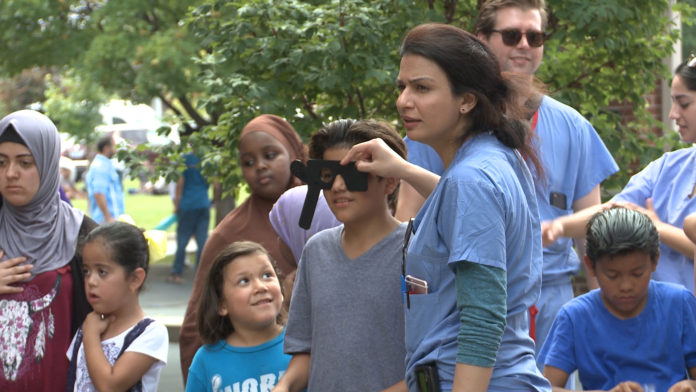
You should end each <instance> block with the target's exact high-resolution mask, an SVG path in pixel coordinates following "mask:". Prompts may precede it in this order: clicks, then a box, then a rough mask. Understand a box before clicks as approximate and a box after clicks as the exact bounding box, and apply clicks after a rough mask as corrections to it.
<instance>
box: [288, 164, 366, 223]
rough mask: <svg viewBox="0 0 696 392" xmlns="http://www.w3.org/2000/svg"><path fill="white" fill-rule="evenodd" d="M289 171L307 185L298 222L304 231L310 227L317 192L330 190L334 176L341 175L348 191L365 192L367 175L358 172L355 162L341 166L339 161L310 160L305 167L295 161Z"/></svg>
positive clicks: (315, 206)
mask: <svg viewBox="0 0 696 392" xmlns="http://www.w3.org/2000/svg"><path fill="white" fill-rule="evenodd" d="M290 171H291V172H292V174H294V175H295V177H297V178H299V179H300V180H302V181H304V182H305V183H306V184H307V196H305V201H304V205H303V206H302V213H301V214H300V222H299V225H300V227H301V228H303V229H305V230H308V229H309V227H310V226H311V225H312V218H313V217H314V210H315V209H316V208H317V200H318V199H319V192H320V191H321V190H322V189H331V186H332V185H333V183H334V180H335V179H336V175H338V174H340V175H341V177H342V178H343V181H344V182H345V184H346V188H347V189H348V190H349V191H352V192H365V191H366V190H367V173H365V172H361V171H358V169H357V168H356V167H355V162H350V163H348V164H346V165H341V163H340V162H339V161H329V160H325V159H310V160H308V161H307V165H306V166H305V164H304V163H302V161H300V160H296V161H293V162H292V163H291V164H290Z"/></svg>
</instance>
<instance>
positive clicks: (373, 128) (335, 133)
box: [309, 119, 406, 211]
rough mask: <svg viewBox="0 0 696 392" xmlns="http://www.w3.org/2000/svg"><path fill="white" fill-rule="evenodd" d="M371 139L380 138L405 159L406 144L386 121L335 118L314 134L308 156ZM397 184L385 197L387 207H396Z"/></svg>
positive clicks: (316, 156)
mask: <svg viewBox="0 0 696 392" xmlns="http://www.w3.org/2000/svg"><path fill="white" fill-rule="evenodd" d="M372 139H382V140H383V141H384V142H385V143H386V144H387V146H389V148H391V149H392V150H394V151H395V152H396V153H397V154H399V156H400V157H402V158H404V159H406V144H405V143H404V140H403V138H402V137H401V136H400V135H399V134H398V133H397V132H396V131H395V130H394V128H392V126H391V125H389V124H388V123H386V122H383V121H376V120H353V119H343V120H336V121H333V122H330V123H328V124H325V125H324V126H323V127H321V128H319V130H318V131H316V132H315V133H314V134H312V138H311V141H310V144H309V157H310V158H312V159H323V156H324V151H326V150H327V149H329V148H341V147H346V148H351V147H353V146H354V145H356V144H359V143H363V142H366V141H369V140H372ZM398 195H399V186H398V185H397V187H396V188H395V189H394V192H392V193H391V194H390V195H389V197H388V198H387V200H388V203H389V208H391V210H392V211H395V209H396V202H397V199H398Z"/></svg>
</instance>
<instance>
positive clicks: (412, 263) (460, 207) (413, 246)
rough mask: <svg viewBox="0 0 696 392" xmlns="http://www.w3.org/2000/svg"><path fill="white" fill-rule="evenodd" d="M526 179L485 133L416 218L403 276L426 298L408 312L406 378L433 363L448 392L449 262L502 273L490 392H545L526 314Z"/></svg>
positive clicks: (537, 280)
mask: <svg viewBox="0 0 696 392" xmlns="http://www.w3.org/2000/svg"><path fill="white" fill-rule="evenodd" d="M533 187H534V185H533V181H532V178H531V174H530V173H529V170H528V168H527V166H526V164H525V163H524V162H523V160H522V158H521V157H520V155H519V154H518V153H517V152H516V151H514V150H512V149H509V148H507V147H505V146H503V145H502V144H501V143H500V142H499V141H498V140H497V139H496V138H495V136H493V135H492V134H490V133H484V134H481V135H477V136H474V137H471V138H470V139H468V140H467V141H466V142H465V143H464V144H463V145H462V146H461V147H460V149H459V151H458V152H457V154H456V156H455V158H454V160H453V162H452V164H451V165H450V166H449V167H448V168H447V170H446V171H445V172H444V173H443V175H442V178H441V179H440V181H439V182H438V184H437V186H436V187H435V189H434V190H433V192H432V194H431V195H430V197H429V198H428V199H427V200H426V202H425V204H424V206H423V208H422V209H421V211H420V212H419V213H418V216H417V217H416V222H415V228H416V230H415V234H414V235H413V238H412V239H411V242H410V245H409V248H408V255H407V267H406V270H407V271H406V273H407V274H411V275H413V276H415V277H418V278H421V279H425V280H426V281H427V282H428V287H429V293H428V294H425V295H411V296H410V302H411V304H410V309H406V346H407V358H406V360H407V361H406V362H407V374H406V380H407V383H408V386H409V390H415V388H416V386H415V379H414V376H413V370H414V368H415V366H417V365H418V364H423V363H428V362H431V361H436V362H437V365H438V371H439V376H440V381H441V385H442V388H443V390H448V389H451V386H452V382H453V380H454V368H455V362H456V353H457V334H458V331H459V312H458V311H457V308H456V301H457V294H456V287H455V273H454V270H455V268H454V267H455V263H457V262H459V261H462V260H466V261H469V262H474V263H480V264H484V265H488V266H492V267H496V268H501V269H504V270H505V271H506V272H507V317H506V322H507V325H506V327H505V331H504V333H503V339H502V342H501V346H500V349H499V351H498V355H497V358H496V365H495V368H494V370H493V375H492V378H491V382H490V386H489V391H515V390H519V391H550V385H549V384H548V381H547V380H546V379H544V378H543V377H542V376H541V373H540V372H539V370H538V369H537V367H536V363H535V359H534V342H533V341H532V339H531V338H530V337H529V317H528V314H529V313H528V309H529V307H530V306H531V305H533V304H535V303H536V301H537V299H538V297H539V293H540V287H541V268H542V248H541V229H540V223H539V217H538V216H539V215H538V210H537V204H536V196H535V193H534V189H533Z"/></svg>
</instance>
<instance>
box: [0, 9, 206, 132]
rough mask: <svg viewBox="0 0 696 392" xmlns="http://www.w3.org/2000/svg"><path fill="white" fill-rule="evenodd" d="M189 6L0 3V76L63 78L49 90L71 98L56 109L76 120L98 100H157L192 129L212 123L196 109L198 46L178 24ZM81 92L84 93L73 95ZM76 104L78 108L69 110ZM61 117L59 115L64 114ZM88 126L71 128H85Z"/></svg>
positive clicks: (54, 100)
mask: <svg viewBox="0 0 696 392" xmlns="http://www.w3.org/2000/svg"><path fill="white" fill-rule="evenodd" d="M196 4H197V1H195V0H161V1H158V0H152V1H140V0H119V1H104V0H60V1H53V0H3V1H2V2H0V23H2V24H3V25H4V26H11V27H10V28H5V29H3V30H2V32H0V35H1V39H0V53H3V54H4V55H3V56H0V71H1V72H2V73H3V74H5V75H8V76H12V75H14V74H17V73H19V72H21V71H22V70H23V69H25V68H30V67H33V66H52V67H54V69H57V70H58V72H69V73H70V75H71V76H70V77H69V78H67V79H59V80H66V81H67V80H70V83H69V84H68V85H66V86H59V85H56V86H54V87H55V88H57V89H60V90H63V91H69V92H70V94H71V95H72V94H75V95H77V96H78V97H79V99H78V98H75V97H68V96H66V97H65V98H69V99H71V100H72V101H73V102H66V103H63V104H58V103H57V102H56V100H57V99H59V97H60V94H57V95H56V94H54V95H53V96H52V97H51V99H52V100H53V104H54V105H57V106H56V107H61V110H73V109H74V110H76V112H75V116H74V117H75V118H83V119H85V120H89V121H92V120H93V117H92V116H84V115H83V114H84V113H86V112H89V111H91V110H92V106H96V105H98V104H99V103H100V102H87V101H85V100H84V99H85V98H87V97H89V98H97V95H95V94H94V91H95V88H96V87H94V86H98V87H99V88H100V89H101V90H102V91H103V95H101V96H100V98H101V99H105V98H107V97H110V96H117V97H119V98H124V99H130V100H132V101H134V102H136V103H140V102H146V103H149V102H150V101H151V100H152V99H153V98H154V97H159V98H161V99H162V100H163V102H165V104H166V105H168V106H169V107H170V109H172V111H173V112H174V113H175V114H176V115H177V117H178V118H179V121H181V122H182V123H183V124H186V125H191V124H193V127H196V126H198V127H200V126H203V125H206V124H210V123H211V122H214V121H212V120H211V118H210V116H209V115H208V114H206V113H205V112H201V111H199V110H198V109H197V107H196V101H197V99H198V96H200V95H201V94H202V93H203V91H202V90H201V89H200V88H199V86H198V84H197V79H196V78H197V75H198V73H199V71H198V69H197V66H196V64H195V63H194V61H193V57H195V55H196V51H197V50H198V49H199V48H200V46H199V45H198V43H197V42H195V41H194V40H193V38H192V36H191V35H190V34H188V33H187V31H186V28H185V26H183V25H182V24H181V23H180V21H181V20H182V19H183V18H184V17H185V16H186V15H187V12H188V10H189V8H190V7H192V6H195V5H196ZM80 90H85V91H80ZM79 102H84V103H85V104H86V107H81V106H80V105H74V103H79ZM66 117H67V116H66ZM94 125H97V124H96V123H91V124H86V125H85V126H84V127H70V130H72V129H82V128H89V127H91V128H93V127H94Z"/></svg>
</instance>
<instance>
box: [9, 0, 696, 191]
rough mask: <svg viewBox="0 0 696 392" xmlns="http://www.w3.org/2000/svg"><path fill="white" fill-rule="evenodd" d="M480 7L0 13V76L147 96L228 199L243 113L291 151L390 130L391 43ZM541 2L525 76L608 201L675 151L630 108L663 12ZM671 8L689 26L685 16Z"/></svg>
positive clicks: (439, 1) (423, 4) (262, 0)
mask: <svg viewBox="0 0 696 392" xmlns="http://www.w3.org/2000/svg"><path fill="white" fill-rule="evenodd" d="M481 1H482V0H460V1H456V0H374V1H366V0H352V1H345V0H245V1H239V0H237V1H235V0H168V1H164V0H151V1H147V2H145V1H141V0H119V1H103V0H60V1H49V0H22V1H19V0H4V1H2V2H0V21H2V22H3V25H4V26H6V27H7V26H12V27H11V28H5V29H4V30H3V31H2V32H1V33H0V34H2V37H0V38H1V39H0V51H2V53H3V54H7V53H11V54H12V55H10V56H8V55H4V56H0V70H2V71H4V72H5V73H6V74H10V75H12V74H16V73H18V72H20V71H21V70H22V69H25V68H29V67H32V66H54V67H60V69H61V70H71V71H72V73H70V75H71V76H70V77H68V78H65V79H62V80H64V81H66V83H67V81H69V83H68V85H67V87H66V86H56V87H55V88H52V89H50V90H49V91H50V94H49V95H50V97H52V98H55V99H56V100H60V99H68V98H69V99H70V100H73V101H74V102H76V103H79V102H83V101H84V100H85V99H87V98H85V97H89V96H91V94H90V93H89V91H93V90H92V89H93V87H80V86H100V88H101V89H103V92H104V94H106V95H109V94H117V95H118V96H120V97H122V98H129V99H132V100H135V101H137V102H147V101H149V100H150V99H151V98H153V97H160V98H162V99H163V101H164V102H165V103H166V104H167V105H168V106H170V107H171V108H172V109H173V111H174V113H175V114H176V115H177V117H178V118H179V121H181V123H182V124H183V125H184V126H185V127H187V128H185V129H187V130H189V131H191V130H194V129H195V130H198V131H200V132H194V133H191V134H190V136H188V137H184V140H185V141H186V142H188V143H185V145H187V146H188V145H191V146H194V147H195V148H199V149H201V151H207V153H206V154H205V157H204V162H205V168H206V170H207V171H208V174H209V175H210V176H211V177H213V178H216V179H219V180H223V182H224V183H225V185H226V186H225V188H227V189H232V188H233V185H235V184H237V183H238V182H239V170H238V168H237V157H236V136H237V134H238V132H239V131H240V130H241V129H242V127H243V126H244V125H245V124H246V123H247V122H248V121H249V120H250V119H251V118H253V117H254V116H256V115H258V114H261V113H274V114H278V115H281V116H284V117H285V118H287V119H288V120H289V121H290V122H291V123H292V124H293V125H294V126H295V128H296V129H297V130H298V131H299V132H300V133H301V134H302V135H303V136H304V137H305V138H306V137H307V136H308V135H309V134H310V133H312V132H313V131H314V130H316V129H317V128H318V127H319V126H320V125H321V123H322V122H326V121H330V120H332V119H336V118H345V117H361V118H365V117H372V118H380V119H385V120H388V121H391V122H392V123H394V124H395V126H396V127H397V128H398V129H399V128H400V124H399V122H398V118H397V117H398V116H397V112H396V109H395V99H396V96H397V91H396V89H395V87H394V78H395V77H396V74H397V72H398V61H399V56H398V49H399V44H400V41H401V38H402V37H403V35H404V34H405V33H406V32H407V31H408V30H409V29H410V28H412V27H413V26H415V25H417V24H420V23H423V22H428V21H435V22H445V23H452V24H455V25H457V26H460V27H462V28H465V29H471V27H472V26H473V23H474V21H475V18H476V13H477V9H478V6H479V5H480V3H481ZM547 1H548V6H549V8H550V11H551V12H550V23H549V28H548V31H549V32H550V33H551V39H550V40H549V41H548V42H547V45H546V47H545V52H546V53H545V56H544V63H543V65H542V68H541V69H540V71H539V73H538V76H539V78H540V79H541V80H542V81H543V82H545V83H546V85H547V87H548V90H549V93H550V94H551V95H553V96H554V97H556V98H558V99H559V100H561V101H563V102H565V103H568V104H570V105H571V106H573V107H575V108H577V109H578V110H579V111H580V112H581V113H582V114H583V115H585V116H586V117H587V118H588V119H590V121H591V122H592V123H593V125H594V126H595V128H596V129H597V130H598V132H599V133H600V135H601V136H602V138H603V139H604V141H605V143H606V144H607V146H608V147H609V149H610V150H611V152H612V154H613V155H614V157H615V159H616V160H617V162H618V163H619V166H620V167H621V169H622V172H621V174H620V175H618V176H614V177H612V178H611V179H610V180H609V182H608V183H607V185H609V188H614V189H617V188H619V187H621V186H623V184H625V182H626V180H627V178H628V177H629V176H630V175H631V174H632V173H633V172H634V171H635V170H636V169H640V168H641V167H643V166H644V165H645V163H647V162H648V161H650V160H652V159H655V158H656V157H657V156H659V154H661V153H662V151H663V149H664V148H673V147H674V146H675V145H674V144H672V143H673V141H674V140H675V137H674V133H673V132H668V133H667V135H668V136H667V137H658V136H657V135H655V134H653V133H652V132H651V129H652V128H653V127H654V126H656V125H657V124H656V123H655V122H654V121H653V120H651V119H650V117H649V116H648V114H647V111H646V107H647V104H646V101H645V98H644V97H645V95H646V94H647V93H648V92H650V91H652V90H653V89H654V88H655V86H656V81H657V80H658V78H669V75H670V72H671V70H668V69H666V67H665V66H664V65H663V64H662V59H663V58H665V57H666V55H667V54H669V53H670V51H671V50H672V44H673V43H674V42H675V40H676V39H677V36H678V34H677V33H676V32H675V31H670V27H674V26H671V24H672V21H670V20H668V18H667V17H666V15H665V11H666V10H668V9H669V7H670V2H669V1H668V0H601V1H600V0H592V1H588V0H547ZM679 7H681V8H680V10H682V11H684V14H683V18H684V19H685V20H689V19H690V18H691V13H690V12H691V8H690V7H689V6H688V4H685V3H681V4H680V5H679ZM676 27H678V26H676ZM78 76H79V77H78ZM79 89H85V90H87V92H85V91H83V92H80V93H78V92H77V91H78V90H79ZM61 94H63V96H62V98H61ZM615 103H628V104H630V105H631V106H632V108H633V110H634V112H635V114H636V121H635V122H634V123H627V124H625V123H622V122H621V119H620V117H619V115H618V114H617V113H615V112H613V111H612V110H611V109H610V107H611V106H612V105H613V104H615ZM71 107H72V108H75V106H71V105H63V106H61V105H57V104H56V105H55V106H54V108H55V109H51V110H52V112H54V113H56V115H58V114H57V113H58V112H60V111H63V110H66V111H68V110H71V109H70V108H71ZM78 108H79V105H78ZM82 112H83V113H88V112H89V110H85V109H84V108H82ZM74 128H75V129H77V126H75V127H74ZM187 133H188V132H187ZM665 141H666V143H667V145H666V146H665V145H663V144H664V143H665ZM186 148H188V147H186ZM179 152H180V151H179V149H174V148H171V146H170V147H168V150H167V151H166V154H167V160H163V161H162V162H161V163H163V165H162V168H163V170H169V171H172V169H175V168H177V167H178V165H173V164H171V163H172V162H177V159H178V158H177V157H178V154H179Z"/></svg>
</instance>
